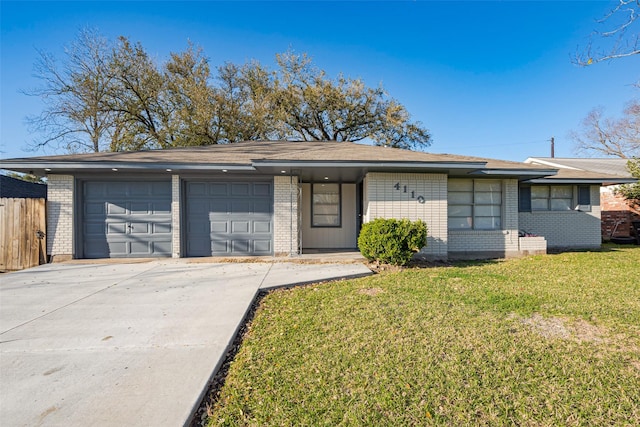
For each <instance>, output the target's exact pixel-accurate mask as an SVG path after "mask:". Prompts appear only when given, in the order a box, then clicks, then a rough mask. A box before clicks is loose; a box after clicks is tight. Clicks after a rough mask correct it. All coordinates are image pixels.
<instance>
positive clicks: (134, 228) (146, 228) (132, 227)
mask: <svg viewBox="0 0 640 427" xmlns="http://www.w3.org/2000/svg"><path fill="white" fill-rule="evenodd" d="M128 227H129V232H130V233H131V234H133V235H136V234H151V224H149V223H146V222H131V223H129V224H128Z"/></svg>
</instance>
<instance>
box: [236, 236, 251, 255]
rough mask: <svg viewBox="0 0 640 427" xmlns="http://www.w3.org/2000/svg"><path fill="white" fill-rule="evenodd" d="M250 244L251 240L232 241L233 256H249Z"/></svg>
mask: <svg viewBox="0 0 640 427" xmlns="http://www.w3.org/2000/svg"><path fill="white" fill-rule="evenodd" d="M249 245H250V242H249V240H236V239H234V240H232V241H231V253H232V254H248V253H250V252H251V251H250V250H249Z"/></svg>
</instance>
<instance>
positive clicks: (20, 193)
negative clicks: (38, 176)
mask: <svg viewBox="0 0 640 427" xmlns="http://www.w3.org/2000/svg"><path fill="white" fill-rule="evenodd" d="M0 198H8V199H23V198H24V199H46V198H47V186H46V185H45V184H38V183H35V182H28V181H24V180H22V179H17V178H12V177H10V176H6V175H0Z"/></svg>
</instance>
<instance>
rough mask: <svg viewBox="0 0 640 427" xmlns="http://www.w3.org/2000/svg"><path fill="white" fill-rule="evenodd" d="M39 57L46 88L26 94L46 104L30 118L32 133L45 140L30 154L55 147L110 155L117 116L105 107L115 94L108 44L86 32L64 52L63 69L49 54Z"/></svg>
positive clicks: (39, 71) (34, 145)
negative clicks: (110, 145)
mask: <svg viewBox="0 0 640 427" xmlns="http://www.w3.org/2000/svg"><path fill="white" fill-rule="evenodd" d="M38 53H39V57H38V60H37V62H36V64H35V66H34V72H35V77H36V78H38V79H39V80H40V81H41V82H42V85H41V86H40V87H37V88H35V89H32V90H26V91H23V92H24V93H25V94H27V95H32V96H38V97H40V98H42V100H43V102H44V104H45V107H44V109H43V111H42V112H41V113H40V114H39V115H38V116H31V117H28V118H27V123H28V125H29V127H30V129H31V130H35V131H37V132H38V133H39V134H40V135H41V137H40V138H38V139H36V140H35V141H34V142H33V143H32V144H31V148H32V149H39V148H44V147H47V146H51V147H52V148H63V149H65V150H66V151H69V152H91V151H94V152H98V151H103V150H105V149H108V138H109V130H110V128H111V126H112V125H113V123H114V114H113V113H112V112H110V111H108V110H106V109H105V105H104V104H105V100H106V97H107V96H108V95H109V93H110V92H111V88H112V76H111V74H110V73H109V67H108V62H109V55H110V46H109V42H108V41H107V39H105V38H104V37H102V36H100V35H99V34H98V33H97V32H96V30H94V29H89V28H87V29H83V30H81V31H80V32H79V33H78V36H77V38H76V40H75V41H74V42H73V43H72V44H71V45H69V46H68V47H67V48H66V49H65V52H64V61H63V62H62V64H58V62H57V61H56V60H55V58H54V57H53V55H51V54H50V53H47V52H44V51H39V52H38Z"/></svg>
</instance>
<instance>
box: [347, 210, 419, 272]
mask: <svg viewBox="0 0 640 427" xmlns="http://www.w3.org/2000/svg"><path fill="white" fill-rule="evenodd" d="M426 245H427V224H425V223H424V222H423V221H421V220H418V221H413V222H412V221H409V220H408V219H400V220H398V219H384V218H378V219H375V220H373V221H371V222H368V223H366V224H363V225H362V230H360V236H359V237H358V247H359V248H360V252H361V253H362V255H363V256H364V257H365V258H367V259H368V260H369V261H378V262H381V263H385V264H393V265H407V264H408V263H409V261H411V257H412V256H413V253H414V252H418V251H419V250H420V249H422V248H423V247H424V246H426Z"/></svg>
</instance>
